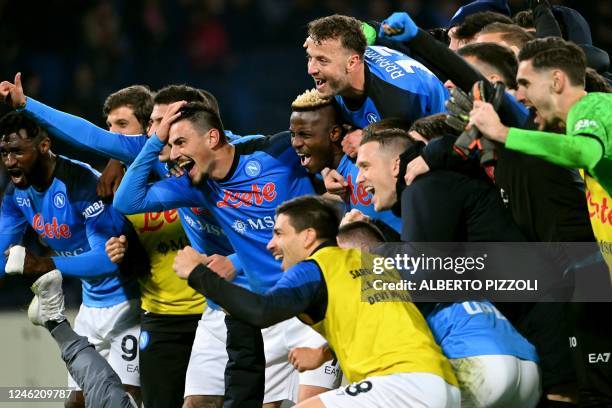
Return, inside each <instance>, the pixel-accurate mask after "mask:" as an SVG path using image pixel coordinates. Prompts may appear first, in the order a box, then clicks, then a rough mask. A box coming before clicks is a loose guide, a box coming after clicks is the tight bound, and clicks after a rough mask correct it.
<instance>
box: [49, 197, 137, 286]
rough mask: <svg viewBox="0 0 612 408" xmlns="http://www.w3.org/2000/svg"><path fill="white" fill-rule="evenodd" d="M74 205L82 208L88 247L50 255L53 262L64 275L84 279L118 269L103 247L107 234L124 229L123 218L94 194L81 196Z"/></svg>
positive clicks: (101, 275)
mask: <svg viewBox="0 0 612 408" xmlns="http://www.w3.org/2000/svg"><path fill="white" fill-rule="evenodd" d="M76 207H77V208H78V209H79V210H80V211H81V216H82V218H83V222H84V223H85V231H86V234H87V242H88V243H89V248H90V250H89V251H87V252H84V253H82V254H79V255H76V256H70V257H66V256H56V257H52V259H53V262H55V266H56V267H57V269H59V270H60V271H62V273H63V274H64V275H66V276H74V277H78V278H85V279H91V278H99V277H103V276H108V275H111V274H113V273H117V272H118V266H117V265H116V264H114V263H112V262H111V260H110V259H109V258H108V256H107V255H106V251H105V250H104V247H105V245H106V241H108V239H109V238H111V237H114V236H118V235H121V233H122V232H123V231H124V229H125V222H126V221H125V219H124V218H123V217H122V216H121V215H120V214H118V213H117V212H116V211H115V210H114V209H113V208H112V207H110V206H108V205H106V204H104V202H103V201H102V200H100V199H99V197H97V196H93V194H91V197H88V198H85V199H82V198H81V200H80V201H79V202H78V203H77V204H76ZM92 265H95V267H92Z"/></svg>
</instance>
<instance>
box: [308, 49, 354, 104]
mask: <svg viewBox="0 0 612 408" xmlns="http://www.w3.org/2000/svg"><path fill="white" fill-rule="evenodd" d="M304 48H305V49H306V54H307V58H308V75H310V76H311V77H312V79H314V81H315V87H316V89H317V92H318V93H319V96H320V97H322V98H329V97H332V96H334V95H339V94H341V93H342V92H343V91H344V90H346V89H348V88H349V86H350V82H349V76H348V65H349V60H350V59H351V54H352V53H351V52H349V51H348V50H347V49H345V48H344V47H343V46H342V44H341V42H340V39H338V38H334V39H327V40H323V41H315V40H313V39H312V38H310V37H308V38H307V39H306V42H304Z"/></svg>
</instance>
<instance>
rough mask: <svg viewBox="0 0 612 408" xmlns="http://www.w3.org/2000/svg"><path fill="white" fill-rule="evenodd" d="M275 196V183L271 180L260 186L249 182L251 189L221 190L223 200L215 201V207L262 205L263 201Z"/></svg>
mask: <svg viewBox="0 0 612 408" xmlns="http://www.w3.org/2000/svg"><path fill="white" fill-rule="evenodd" d="M276 196H277V193H276V184H274V183H272V182H269V183H266V184H264V186H263V187H262V188H260V187H259V186H258V185H257V184H251V191H244V192H243V191H228V190H223V200H221V201H217V207H219V208H223V207H232V208H238V207H241V206H245V207H251V206H252V205H262V204H263V203H264V201H267V202H271V201H274V199H275V198H276Z"/></svg>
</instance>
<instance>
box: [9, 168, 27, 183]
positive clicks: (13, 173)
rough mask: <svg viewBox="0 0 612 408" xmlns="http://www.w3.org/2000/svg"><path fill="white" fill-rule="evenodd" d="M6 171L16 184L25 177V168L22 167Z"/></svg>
mask: <svg viewBox="0 0 612 408" xmlns="http://www.w3.org/2000/svg"><path fill="white" fill-rule="evenodd" d="M6 172H7V173H8V175H9V177H10V178H11V181H12V182H13V183H14V184H18V183H20V182H22V181H23V179H24V174H23V170H21V169H7V170H6Z"/></svg>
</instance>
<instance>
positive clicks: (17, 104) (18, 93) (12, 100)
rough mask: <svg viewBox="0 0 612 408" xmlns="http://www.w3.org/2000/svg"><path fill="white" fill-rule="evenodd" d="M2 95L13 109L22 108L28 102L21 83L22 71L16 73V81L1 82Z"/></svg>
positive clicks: (4, 100) (0, 90) (0, 94)
mask: <svg viewBox="0 0 612 408" xmlns="http://www.w3.org/2000/svg"><path fill="white" fill-rule="evenodd" d="M0 96H2V100H3V102H4V103H5V104H7V105H8V106H10V107H11V108H13V109H18V108H22V107H24V106H25V103H26V96H25V94H24V93H23V86H22V85H21V72H18V73H17V74H15V82H14V83H10V82H9V81H2V82H1V83H0Z"/></svg>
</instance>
